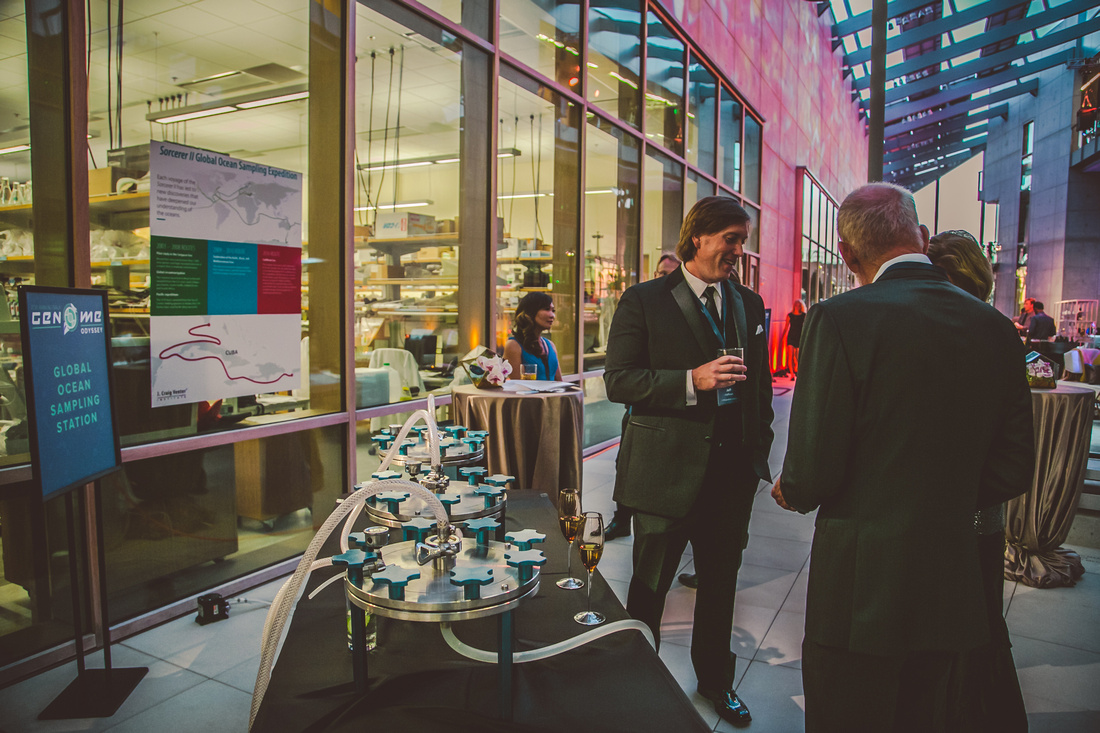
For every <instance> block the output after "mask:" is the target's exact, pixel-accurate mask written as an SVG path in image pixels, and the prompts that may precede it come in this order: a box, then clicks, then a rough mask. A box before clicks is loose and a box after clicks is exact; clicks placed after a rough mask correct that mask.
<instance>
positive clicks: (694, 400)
mask: <svg viewBox="0 0 1100 733" xmlns="http://www.w3.org/2000/svg"><path fill="white" fill-rule="evenodd" d="M680 269H681V270H683V271H684V279H685V280H687V284H688V287H689V288H691V292H693V293H695V297H696V298H698V299H699V303H701V304H702V306H703V307H704V308H706V307H707V301H706V299H705V298H703V291H705V290H706V289H707V287H708V286H711V285H713V286H714V306H715V307H716V308H717V309H718V312H719V313H721V312H722V283H721V282H716V283H708V282H705V281H703V280H700V279H699V278H697V277H695V276H694V275H692V274H691V273H690V272H688V269H687V268H686V267H685V266H684V265H680ZM697 404H699V398H698V396H697V395H696V394H695V382H694V381H693V380H692V378H691V370H690V369H689V370H688V373H687V406H688V407H691V406H692V405H697Z"/></svg>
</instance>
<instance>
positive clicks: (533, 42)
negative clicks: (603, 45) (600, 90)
mask: <svg viewBox="0 0 1100 733" xmlns="http://www.w3.org/2000/svg"><path fill="white" fill-rule="evenodd" d="M580 13H581V6H580V3H578V2H575V1H574V2H570V1H569V0H560V1H558V0H544V2H533V0H501V3H500V50H501V51H503V52H504V53H506V54H508V55H509V56H512V57H513V58H515V59H516V60H517V61H519V62H520V63H522V64H524V65H526V66H528V67H529V68H531V69H533V70H535V71H537V72H538V73H540V74H542V75H543V76H545V77H546V78H547V79H553V80H555V81H556V82H557V83H558V84H561V85H562V86H565V87H568V88H570V89H572V90H573V91H575V92H579V91H580V82H581V79H583V78H584V75H583V74H581V67H580V63H581V51H580V49H581V26H580V22H581V17H580Z"/></svg>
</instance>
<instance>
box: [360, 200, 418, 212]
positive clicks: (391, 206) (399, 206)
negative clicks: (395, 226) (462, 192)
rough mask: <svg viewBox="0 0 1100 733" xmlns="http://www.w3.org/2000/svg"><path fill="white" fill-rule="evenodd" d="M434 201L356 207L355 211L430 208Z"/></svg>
mask: <svg viewBox="0 0 1100 733" xmlns="http://www.w3.org/2000/svg"><path fill="white" fill-rule="evenodd" d="M433 203H435V202H434V201H427V200H424V201H407V202H405V203H403V204H382V205H381V206H356V207H355V210H356V211H384V210H386V209H414V208H416V207H418V206H431V205H432V204H433Z"/></svg>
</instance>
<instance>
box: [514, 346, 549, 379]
mask: <svg viewBox="0 0 1100 733" xmlns="http://www.w3.org/2000/svg"><path fill="white" fill-rule="evenodd" d="M539 338H541V339H542V347H543V348H544V349H546V356H538V355H537V354H532V353H531V352H529V351H528V350H527V349H525V348H523V344H522V343H520V341H519V339H517V338H516V337H515V336H509V337H508V340H509V341H515V342H516V343H517V344H519V348H520V356H519V359H520V364H534V365H535V367H536V368H537V369H538V371H537V372H536V374H535V379H544V380H552V379H555V378H556V375H557V373H558V352H556V351H554V347H553V346H551V345H550V339H548V338H546V337H545V336H540V337H539ZM512 378H513V379H519V375H518V374H514V375H512Z"/></svg>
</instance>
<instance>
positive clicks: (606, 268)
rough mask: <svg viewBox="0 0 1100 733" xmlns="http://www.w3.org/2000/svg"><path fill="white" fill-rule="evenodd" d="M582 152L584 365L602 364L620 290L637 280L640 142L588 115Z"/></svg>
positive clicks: (594, 366)
mask: <svg viewBox="0 0 1100 733" xmlns="http://www.w3.org/2000/svg"><path fill="white" fill-rule="evenodd" d="M586 145H587V149H586V150H585V156H586V157H585V176H586V180H585V185H584V194H585V211H584V243H583V245H582V246H583V247H584V253H585V255H584V365H583V368H584V369H585V370H588V369H597V368H600V367H602V366H603V360H604V356H605V352H606V350H607V332H608V329H609V328H610V327H611V317H612V316H613V315H614V313H615V307H616V305H617V304H618V302H619V296H620V295H622V292H623V291H624V290H625V289H626V288H628V287H629V286H631V285H633V284H634V283H636V282H637V281H638V259H637V258H638V236H639V232H638V227H639V224H640V222H639V220H638V218H639V217H638V206H637V203H638V195H639V183H640V181H639V179H640V177H641V144H640V143H639V142H638V140H637V138H635V137H633V136H631V135H628V134H626V133H625V132H623V131H622V130H621V129H619V128H617V127H615V126H614V125H611V124H609V123H607V122H605V121H604V120H601V119H600V118H598V117H596V116H595V115H592V116H591V118H590V119H589V125H588V140H587V144H586Z"/></svg>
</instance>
